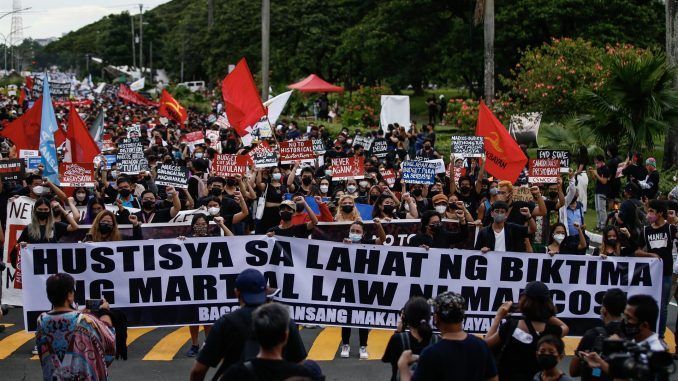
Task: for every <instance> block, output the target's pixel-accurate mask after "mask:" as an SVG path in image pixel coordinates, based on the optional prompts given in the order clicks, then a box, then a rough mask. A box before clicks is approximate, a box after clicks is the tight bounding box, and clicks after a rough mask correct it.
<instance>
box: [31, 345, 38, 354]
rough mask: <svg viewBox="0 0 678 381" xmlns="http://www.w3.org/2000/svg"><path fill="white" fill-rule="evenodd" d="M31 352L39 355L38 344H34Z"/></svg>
mask: <svg viewBox="0 0 678 381" xmlns="http://www.w3.org/2000/svg"><path fill="white" fill-rule="evenodd" d="M31 354H32V355H35V356H37V355H38V346H37V345H36V346H34V347H33V349H32V350H31Z"/></svg>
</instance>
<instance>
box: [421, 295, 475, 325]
mask: <svg viewBox="0 0 678 381" xmlns="http://www.w3.org/2000/svg"><path fill="white" fill-rule="evenodd" d="M429 304H430V305H432V306H433V309H434V310H435V313H436V314H438V315H440V317H442V318H443V320H444V321H447V322H460V321H461V320H462V319H463V318H464V310H465V309H466V300H465V299H464V297H463V296H461V295H460V294H457V293H456V292H453V291H446V292H443V293H442V294H439V295H438V296H436V297H435V299H430V300H429Z"/></svg>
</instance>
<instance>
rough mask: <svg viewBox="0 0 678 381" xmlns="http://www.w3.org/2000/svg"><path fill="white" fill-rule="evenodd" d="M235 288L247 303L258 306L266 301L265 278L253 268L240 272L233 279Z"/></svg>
mask: <svg viewBox="0 0 678 381" xmlns="http://www.w3.org/2000/svg"><path fill="white" fill-rule="evenodd" d="M235 288H237V289H238V290H239V291H240V296H241V297H242V299H243V301H244V302H245V304H247V305H253V306H258V305H260V304H264V302H266V288H267V287H266V279H265V278H264V275H263V274H262V273H261V272H259V271H258V270H255V269H247V270H245V271H243V272H241V273H240V274H239V275H238V277H237V278H236V279H235Z"/></svg>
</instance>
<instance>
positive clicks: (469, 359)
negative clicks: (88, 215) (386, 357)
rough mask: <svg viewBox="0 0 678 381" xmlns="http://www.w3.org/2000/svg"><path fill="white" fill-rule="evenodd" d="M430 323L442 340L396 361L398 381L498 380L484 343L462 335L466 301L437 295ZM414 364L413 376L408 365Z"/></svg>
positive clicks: (453, 296)
mask: <svg viewBox="0 0 678 381" xmlns="http://www.w3.org/2000/svg"><path fill="white" fill-rule="evenodd" d="M433 305H434V309H435V312H434V315H433V322H434V323H435V325H436V327H438V329H439V330H440V335H441V338H442V339H441V340H440V341H438V342H437V343H435V344H433V345H431V346H429V347H427V348H426V349H424V350H423V351H422V352H421V355H420V356H417V355H414V354H413V353H412V350H407V351H404V352H403V353H402V355H401V356H400V359H399V360H398V370H399V372H400V380H402V381H410V380H415V381H417V380H423V381H428V380H436V381H453V380H454V381H456V380H459V381H481V380H483V381H484V380H493V381H496V380H497V368H496V366H495V363H494V358H493V357H492V353H491V352H490V350H489V348H488V347H487V344H485V343H484V342H483V340H482V339H479V338H477V337H476V336H474V335H469V334H468V333H466V332H464V330H463V326H462V323H463V321H464V315H465V309H466V300H464V298H463V297H462V296H461V295H459V294H457V293H455V292H452V291H447V292H445V293H442V294H440V295H438V296H437V297H436V298H435V300H434V301H433ZM414 362H417V369H416V370H415V371H414V374H412V371H411V369H410V366H411V365H412V364H413V363H414Z"/></svg>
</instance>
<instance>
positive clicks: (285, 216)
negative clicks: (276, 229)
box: [280, 210, 292, 221]
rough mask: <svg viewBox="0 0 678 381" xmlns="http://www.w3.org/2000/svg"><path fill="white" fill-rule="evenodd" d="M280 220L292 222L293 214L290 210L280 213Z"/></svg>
mask: <svg viewBox="0 0 678 381" xmlns="http://www.w3.org/2000/svg"><path fill="white" fill-rule="evenodd" d="M280 219H281V220H283V221H290V220H292V212H290V211H289V210H283V211H281V212H280Z"/></svg>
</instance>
